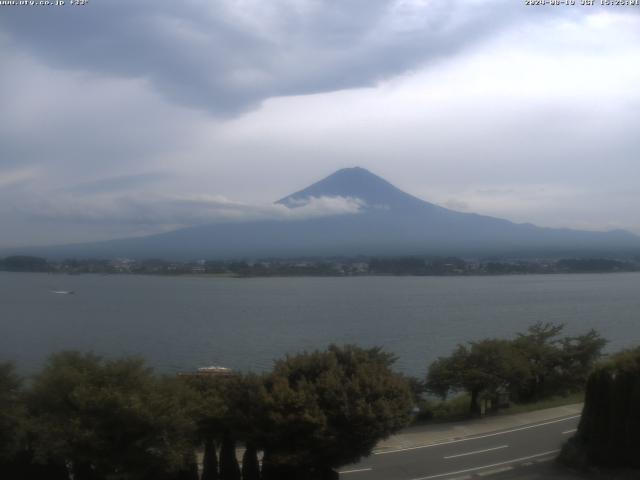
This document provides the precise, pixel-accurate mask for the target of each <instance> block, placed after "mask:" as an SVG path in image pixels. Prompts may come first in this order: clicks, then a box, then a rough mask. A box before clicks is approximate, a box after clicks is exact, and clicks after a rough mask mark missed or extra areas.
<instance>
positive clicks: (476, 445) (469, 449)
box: [340, 415, 580, 480]
mask: <svg viewBox="0 0 640 480" xmlns="http://www.w3.org/2000/svg"><path fill="white" fill-rule="evenodd" d="M579 417H580V416H579V415H571V416H568V417H563V418H557V419H553V420H548V421H544V422H540V423H535V424H530V425H523V426H519V427H516V428H511V429H507V430H501V431H496V432H491V433H486V434H481V435H476V436H473V437H465V438H461V439H456V440H449V441H445V442H440V443H435V444H431V445H424V446H415V447H410V448H404V449H397V450H388V451H382V452H377V453H374V454H373V455H371V456H370V457H368V458H366V459H364V460H363V461H362V462H360V463H357V464H354V465H350V466H348V467H344V468H342V469H341V470H340V479H341V480H432V479H433V480H436V479H441V480H452V479H456V480H462V479H468V478H471V477H475V476H485V475H489V474H492V473H498V472H504V471H507V470H510V469H512V468H515V467H520V466H522V465H529V464H537V463H539V462H545V461H548V460H550V459H553V458H555V456H556V455H557V454H558V451H559V449H560V447H561V446H562V444H563V443H564V442H565V441H566V440H567V438H569V437H570V436H571V435H572V434H573V433H574V432H575V429H576V427H577V425H578V420H579Z"/></svg>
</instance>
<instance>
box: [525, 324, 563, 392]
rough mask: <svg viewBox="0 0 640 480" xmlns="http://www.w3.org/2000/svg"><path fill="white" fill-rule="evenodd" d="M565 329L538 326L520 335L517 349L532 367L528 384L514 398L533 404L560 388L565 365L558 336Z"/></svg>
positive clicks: (554, 326) (561, 327) (556, 326)
mask: <svg viewBox="0 0 640 480" xmlns="http://www.w3.org/2000/svg"><path fill="white" fill-rule="evenodd" d="M563 329H564V325H554V324H552V323H542V322H538V323H536V324H534V325H532V326H531V327H529V328H528V329H527V332H526V333H519V334H518V336H517V338H516V339H515V340H514V344H515V347H516V348H517V349H518V350H519V351H520V352H522V354H523V355H524V356H525V357H526V359H527V362H528V365H529V377H528V381H527V382H523V383H521V384H520V386H519V388H517V389H516V391H515V392H514V393H515V396H516V397H517V398H518V399H520V400H524V401H534V400H538V399H540V398H541V397H543V396H545V395H548V394H549V392H554V391H555V390H556V389H557V388H558V373H559V368H560V366H561V365H562V349H561V347H560V340H559V339H558V335H560V333H561V332H562V330H563Z"/></svg>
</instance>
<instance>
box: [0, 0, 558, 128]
mask: <svg viewBox="0 0 640 480" xmlns="http://www.w3.org/2000/svg"><path fill="white" fill-rule="evenodd" d="M545 13H546V12H543V11H542V10H540V11H539V12H538V11H529V12H525V11H523V10H522V7H521V6H520V5H519V4H518V5H516V4H515V2H506V3H505V2H494V1H485V2H478V1H472V2H469V1H466V2H465V1H451V2H420V1H416V2H411V1H386V0H351V1H344V2H342V1H341V2H333V1H313V0H308V1H294V0H290V1H276V2H264V1H244V2H235V1H229V0H219V1H214V2H212V1H209V0H190V1H186V2H185V1H181V2H157V1H154V0H137V1H135V2H131V1H125V0H108V1H106V0H101V1H100V0H93V1H92V2H91V4H90V5H88V6H86V7H70V6H65V7H49V8H33V7H32V8H26V7H25V8H12V9H8V8H5V9H3V12H2V16H0V26H1V28H2V31H3V32H4V33H5V34H8V35H9V37H10V39H9V45H10V46H11V47H13V48H19V49H26V50H28V51H29V52H31V53H32V54H35V55H36V56H37V57H38V58H39V59H40V60H42V61H44V62H46V63H47V64H49V65H50V66H53V67H63V68H72V69H79V70H82V71H89V72H93V73H96V74H102V75H107V76H122V77H132V78H140V79H144V80H146V81H149V82H150V83H151V84H152V85H153V86H154V87H155V88H156V89H157V90H158V91H160V92H162V94H163V95H165V96H167V97H168V98H170V99H171V100H173V101H175V102H179V103H181V104H183V105H187V106H190V107H195V108H199V109H204V110H207V111H209V112H211V113H214V114H216V115H227V114H233V113H238V112H241V111H244V110H247V109H250V108H252V107H254V106H256V105H257V104H258V103H259V102H260V101H261V100H264V99H265V98H268V97H272V96H282V95H297V94H309V93H317V92H328V91H334V90H339V89H346V88H353V87H362V86H368V85H372V84H374V83H375V82H377V81H379V80H380V79H382V78H385V77H389V76H392V75H397V74H398V73H400V72H403V71H406V70H408V69H411V68H413V67H417V66H419V65H422V64H424V63H425V62H429V61H433V60H436V59H438V58H441V57H442V56H445V55H449V54H451V53H453V52H455V51H457V50H459V49H461V48H463V47H465V46H468V45H470V44H473V43H474V42H475V41H477V40H478V39H479V38H481V37H482V36H484V35H487V34H489V33H495V31H496V30H499V29H500V28H501V27H502V26H503V25H504V24H509V23H511V22H513V21H515V20H516V19H519V20H534V18H535V17H536V16H538V15H543V14H545Z"/></svg>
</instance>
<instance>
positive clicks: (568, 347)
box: [426, 323, 606, 414]
mask: <svg viewBox="0 0 640 480" xmlns="http://www.w3.org/2000/svg"><path fill="white" fill-rule="evenodd" d="M562 331H563V326H562V325H554V324H551V323H536V324H535V325H532V326H531V327H529V329H528V330H527V331H526V332H525V333H520V334H518V335H517V336H516V338H515V339H512V340H504V339H485V340H481V341H477V342H469V343H468V344H467V345H458V346H457V347H456V349H455V350H454V351H453V352H452V353H451V355H449V356H447V357H440V358H438V359H437V360H436V361H435V362H433V363H432V364H431V365H430V367H429V371H428V374H427V381H426V387H427V390H428V391H430V392H431V393H433V394H435V395H439V396H441V397H446V396H447V395H448V394H450V393H452V392H461V391H464V392H467V393H469V395H470V405H469V409H470V412H471V413H473V414H477V413H479V411H480V403H479V400H480V399H481V397H483V396H485V397H489V398H494V399H495V397H496V396H497V395H498V393H500V392H502V391H504V392H509V394H510V395H511V397H512V398H513V399H516V400H519V401H532V400H537V399H540V398H544V397H546V396H550V395H558V394H567V393H570V392H573V391H578V390H580V389H582V388H584V385H585V382H586V379H587V375H588V374H589V372H590V370H591V368H593V365H594V364H595V362H596V360H598V358H599V357H600V354H601V351H602V349H603V348H604V345H605V344H606V341H605V340H604V339H603V338H602V337H600V335H599V334H598V333H597V332H595V331H594V330H591V331H589V332H587V333H586V334H584V335H579V336H575V337H571V336H568V337H562V338H561V337H559V335H560V334H561V333H562Z"/></svg>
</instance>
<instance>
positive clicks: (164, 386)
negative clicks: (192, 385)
mask: <svg viewBox="0 0 640 480" xmlns="http://www.w3.org/2000/svg"><path fill="white" fill-rule="evenodd" d="M192 402H193V400H192V398H191V397H190V395H189V391H187V390H186V389H184V387H183V386H182V385H181V384H180V383H179V382H177V381H176V380H174V379H168V378H163V379H159V378H156V377H155V376H154V375H153V374H152V372H151V370H150V369H148V368H147V367H145V366H144V364H143V362H142V361H141V360H139V359H136V358H125V359H121V360H113V361H105V360H103V359H101V358H100V357H97V356H95V355H92V354H81V353H77V352H63V353H59V354H56V355H53V356H51V357H50V359H49V361H48V363H47V365H46V366H45V368H44V369H43V370H42V372H41V373H40V374H39V375H37V376H36V378H35V380H34V383H33V386H32V389H31V392H30V394H29V406H30V409H31V412H32V416H33V424H34V434H35V439H36V443H35V447H36V452H37V454H38V455H40V456H42V457H45V458H47V457H50V458H56V459H61V460H63V461H64V463H66V464H69V465H70V466H71V471H72V473H73V476H74V478H75V479H76V480H85V479H91V480H93V479H105V478H108V477H109V476H113V475H120V476H123V475H126V478H128V479H138V478H145V477H146V476H147V475H149V472H150V471H153V472H155V473H156V474H155V475H154V476H156V477H160V478H162V477H163V475H165V474H166V473H170V472H177V471H180V470H184V469H185V466H186V465H185V461H186V459H188V458H189V457H190V455H191V454H192V453H193V434H194V425H193V422H192V417H191V415H192V414H191V408H192Z"/></svg>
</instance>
